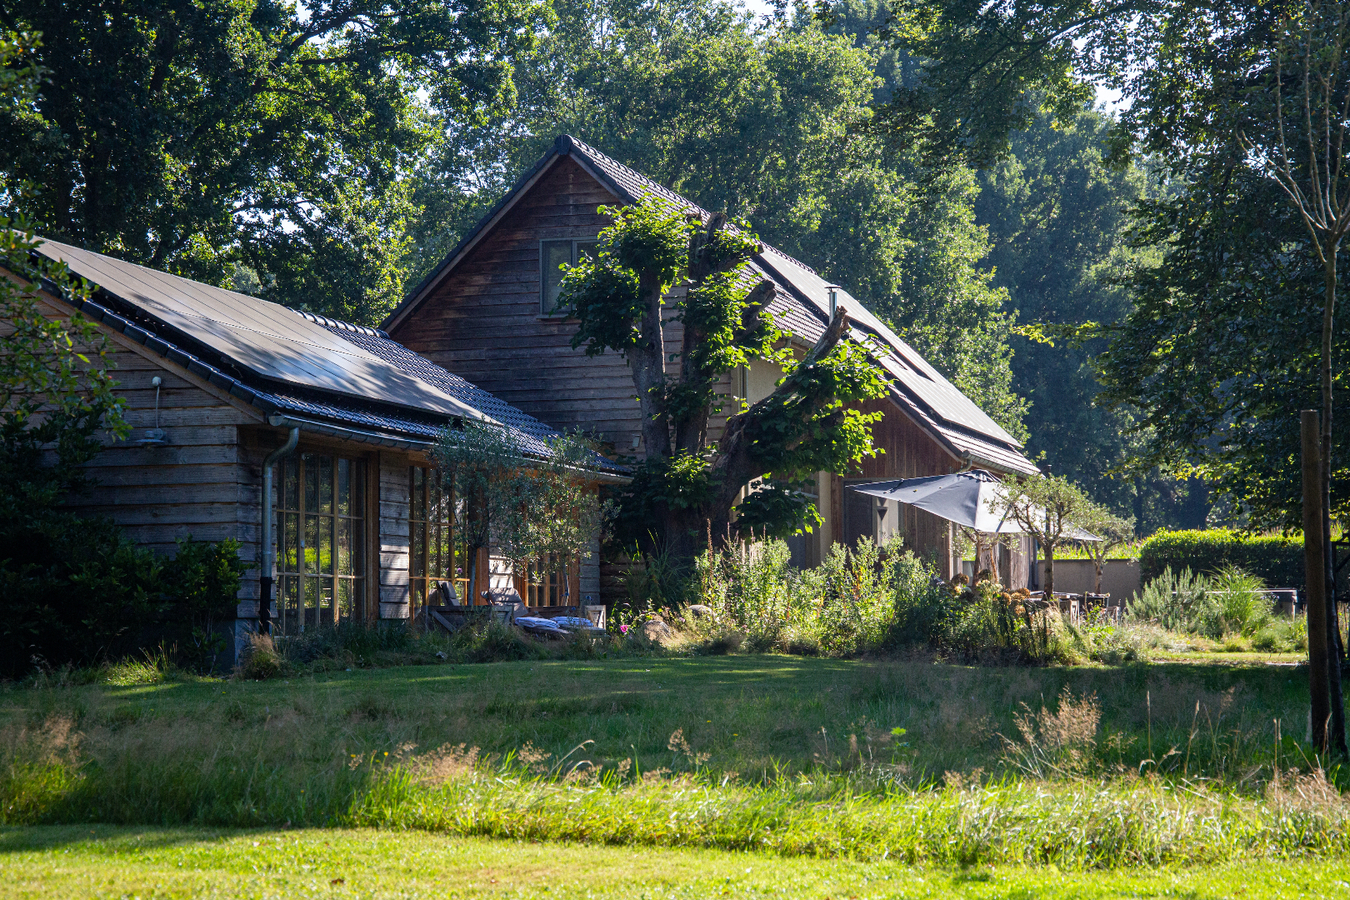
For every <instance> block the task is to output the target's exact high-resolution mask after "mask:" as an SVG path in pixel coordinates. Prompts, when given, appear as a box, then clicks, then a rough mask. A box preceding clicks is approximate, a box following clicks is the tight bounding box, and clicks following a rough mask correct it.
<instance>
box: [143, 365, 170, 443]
mask: <svg viewBox="0 0 1350 900" xmlns="http://www.w3.org/2000/svg"><path fill="white" fill-rule="evenodd" d="M150 384H152V385H154V388H155V427H154V428H147V429H145V432H144V435H143V436H142V437H141V439H140V440H138V441H136V444H137V446H140V447H157V446H159V445H160V444H167V443H168V442H169V436H168V435H167V434H165V433H164V429H163V428H160V427H159V388H160V385H162V384H164V379H162V378H160V377H159V376H158V375H156V376H155V377H154V378H151V379H150Z"/></svg>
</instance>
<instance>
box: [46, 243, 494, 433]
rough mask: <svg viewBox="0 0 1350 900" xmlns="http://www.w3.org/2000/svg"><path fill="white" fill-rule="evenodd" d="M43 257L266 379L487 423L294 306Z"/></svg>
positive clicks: (110, 262)
mask: <svg viewBox="0 0 1350 900" xmlns="http://www.w3.org/2000/svg"><path fill="white" fill-rule="evenodd" d="M38 252H39V253H41V254H42V255H44V256H46V257H48V258H49V259H53V260H58V261H61V262H64V263H65V264H66V265H67V266H69V268H70V270H71V272H73V273H74V274H76V275H78V276H80V277H81V278H84V279H86V280H88V281H91V282H93V283H94V284H96V285H98V286H99V287H101V288H103V289H104V290H105V291H107V292H108V293H110V294H113V295H114V296H116V297H117V298H118V299H120V300H121V301H123V302H124V303H127V304H130V305H132V306H134V307H136V308H137V309H138V310H140V311H141V312H143V313H144V314H146V315H148V316H150V317H151V318H153V319H155V320H157V321H158V322H160V323H163V324H164V325H166V326H168V327H169V328H171V329H173V330H174V331H176V332H178V333H179V334H180V335H182V336H185V337H187V338H189V339H191V340H193V341H196V342H197V343H199V344H201V345H203V346H205V347H207V348H209V349H210V350H212V351H214V352H215V353H217V354H219V355H220V356H221V357H223V358H225V359H227V360H229V361H230V362H232V363H233V364H234V365H236V366H238V367H239V368H241V369H245V370H248V371H249V372H252V373H253V374H255V375H258V376H261V377H263V378H266V379H270V380H273V381H277V382H282V383H284V384H290V385H300V386H303V387H307V388H313V389H317V390H321V391H325V392H329V393H334V394H342V395H346V396H349V397H355V398H359V399H362V400H367V401H376V402H380V403H387V404H393V405H395V406H402V407H405V408H408V409H414V410H425V411H432V412H436V413H441V414H443V415H450V416H458V417H467V418H471V419H484V418H486V417H485V416H484V415H483V414H482V413H481V412H479V411H478V410H476V409H474V408H473V407H471V406H469V405H467V404H465V403H463V402H462V401H460V400H457V399H456V398H454V397H452V396H450V395H449V394H447V393H445V392H444V391H442V390H440V389H439V388H437V387H435V386H433V385H429V384H426V383H424V382H421V381H418V380H417V379H416V378H413V377H410V376H409V375H407V374H406V373H404V372H402V371H400V370H399V369H398V368H397V367H396V366H393V365H391V364H390V363H389V362H387V361H385V360H383V359H380V358H379V357H377V356H375V355H373V354H371V353H368V352H366V351H365V350H363V349H362V348H360V347H358V346H356V345H354V344H352V343H351V342H349V341H344V340H342V339H341V338H339V337H338V336H337V335H335V334H333V333H332V332H330V331H328V330H327V329H325V328H323V327H322V326H320V325H318V324H316V323H314V322H311V321H309V320H307V319H305V318H304V317H303V316H302V315H300V314H299V313H297V312H295V311H294V310H292V309H288V308H287V307H284V306H280V305H278V304H276V303H269V302H267V301H266V300H260V299H258V298H257V297H250V296H248V295H247V294H239V293H235V292H234V291H227V290H224V289H223V288H217V287H212V286H210V285H206V284H201V283H199V282H196V281H191V280H189V279H187V278H180V277H179V276H177V275H170V274H168V273H167V272H159V271H156V270H154V269H147V268H145V267H143V266H137V265H133V264H132V263H128V262H123V261H121V260H117V259H113V258H112V257H109V256H104V255H102V254H99V253H93V252H91V251H88V250H81V249H80V248H78V247H71V246H69V245H67V244H61V243H58V242H56V241H44V242H43V243H42V244H41V245H40V246H39V247H38Z"/></svg>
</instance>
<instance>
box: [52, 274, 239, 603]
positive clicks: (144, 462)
mask: <svg viewBox="0 0 1350 900" xmlns="http://www.w3.org/2000/svg"><path fill="white" fill-rule="evenodd" d="M43 312H44V313H45V314H47V315H48V316H51V317H53V318H64V317H65V316H67V315H68V314H69V309H68V308H66V307H65V305H64V304H63V303H60V302H59V301H54V300H53V301H49V302H48V303H47V304H46V306H45V308H44V309H43ZM108 335H109V338H110V354H109V355H110V357H111V361H112V363H113V365H114V366H115V370H114V373H113V374H114V377H115V378H116V379H117V382H118V386H117V389H116V393H117V396H118V397H120V398H121V399H122V400H123V401H124V402H125V404H126V406H125V409H124V413H123V414H124V417H125V419H126V421H127V424H129V425H130V426H131V427H132V434H131V435H130V437H129V439H127V440H119V441H114V440H113V439H112V438H111V436H105V437H104V444H105V449H104V450H103V452H101V453H100V454H99V455H98V456H97V457H95V458H94V459H93V460H92V461H91V462H90V463H89V464H87V466H86V467H85V468H86V471H87V473H88V475H89V478H90V480H91V482H92V486H91V488H90V489H89V490H88V491H85V492H82V493H80V494H78V495H77V496H75V497H72V498H71V500H70V502H69V506H70V507H71V508H73V509H75V510H76V511H78V512H79V513H81V514H82V515H88V516H100V517H106V518H109V519H111V520H113V521H114V522H116V523H117V524H118V525H120V526H122V528H123V529H124V530H125V531H126V533H127V535H128V537H130V538H131V539H132V540H133V541H135V542H136V543H138V544H139V545H141V546H143V547H147V548H149V549H151V550H153V551H155V552H157V553H162V554H172V553H174V552H176V550H177V542H178V541H179V540H183V539H186V538H188V537H192V538H194V539H197V540H202V541H223V540H228V539H233V540H237V541H239V543H240V551H239V555H240V557H241V558H242V559H243V560H244V561H245V562H246V563H248V564H249V565H250V567H253V566H256V564H257V562H256V561H257V557H258V552H257V551H258V515H259V497H258V487H257V481H258V479H257V477H256V473H253V474H252V476H251V473H250V472H249V471H248V466H247V465H246V462H245V460H244V459H243V457H242V452H241V448H240V445H239V428H240V426H241V425H247V424H251V423H253V422H256V421H258V419H259V418H260V417H259V416H255V415H251V414H250V413H249V412H247V411H246V410H244V409H241V408H239V407H238V406H237V405H235V403H233V402H232V401H231V400H229V399H228V398H227V397H225V396H223V395H222V394H221V393H220V392H217V391H215V390H214V389H212V388H210V387H209V386H207V385H204V384H203V383H202V382H201V381H199V380H198V379H196V378H195V377H194V376H192V375H189V374H188V373H186V372H184V371H181V370H179V369H177V368H176V367H175V366H172V365H171V364H168V363H165V362H163V361H161V360H159V359H157V358H155V357H153V356H151V355H150V354H149V353H148V351H145V350H144V349H143V348H141V347H140V346H139V345H136V344H133V343H132V342H130V341H129V340H127V339H126V338H123V337H122V336H121V335H117V334H112V333H110V332H109V333H108ZM156 376H158V377H159V378H160V380H161V384H160V388H159V415H158V424H159V427H160V428H162V429H163V430H164V431H165V433H166V436H167V442H166V443H165V444H163V445H157V446H156V445H142V444H138V443H137V441H138V440H140V439H141V438H142V437H143V436H144V432H145V430H146V429H147V428H153V427H155V424H156V413H155V405H156V404H155V393H156V392H155V387H154V385H153V384H152V383H151V381H152V379H153V378H155V377H156ZM253 574H254V575H255V576H256V573H253ZM239 596H240V599H241V600H243V601H254V603H252V604H249V606H250V610H253V609H256V600H257V596H258V584H257V579H256V577H253V578H249V577H247V576H246V578H245V581H244V584H243V586H242V589H241V590H240V594H239Z"/></svg>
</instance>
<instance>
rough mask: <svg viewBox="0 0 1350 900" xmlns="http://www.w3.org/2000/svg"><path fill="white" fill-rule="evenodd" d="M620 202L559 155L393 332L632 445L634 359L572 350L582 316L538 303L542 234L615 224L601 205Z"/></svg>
mask: <svg viewBox="0 0 1350 900" xmlns="http://www.w3.org/2000/svg"><path fill="white" fill-rule="evenodd" d="M616 200H617V198H616V197H615V196H614V195H613V194H611V193H609V191H608V190H607V189H605V188H604V187H603V186H601V185H600V183H599V182H597V181H595V179H593V178H592V177H591V176H590V175H588V174H587V173H586V172H585V170H583V169H582V168H581V167H580V166H579V165H577V163H576V162H575V161H573V160H571V159H569V158H566V157H563V158H560V159H559V160H558V161H557V163H555V164H554V166H553V167H552V169H550V170H549V171H548V172H547V173H546V174H545V175H544V176H543V177H542V178H541V179H540V181H539V183H538V184H537V185H536V186H535V188H534V189H533V190H531V191H529V192H528V193H527V194H525V195H524V196H523V197H521V198H520V200H519V201H518V202H517V203H516V205H515V206H514V207H513V208H512V209H511V210H510V211H509V212H508V213H507V214H506V215H505V216H503V218H502V220H501V222H500V223H499V224H498V226H497V227H496V228H495V229H494V230H493V231H492V233H491V234H489V235H487V236H486V237H484V238H483V240H481V241H480V242H479V243H478V245H477V246H475V247H474V248H473V249H472V250H471V251H470V252H469V253H468V254H467V255H466V256H465V258H464V259H463V260H461V261H460V263H459V265H458V266H457V267H456V268H455V270H454V271H453V272H452V273H451V274H450V276H449V277H448V278H447V279H446V280H445V281H444V282H443V283H442V284H441V285H440V286H439V287H438V288H437V289H436V291H435V292H434V293H433V294H432V295H431V296H430V297H428V298H427V300H426V301H425V302H424V303H423V304H422V305H421V306H420V307H419V308H418V309H417V310H416V312H414V313H413V314H412V315H410V316H409V317H408V318H407V319H405V320H404V321H402V322H400V323H399V324H398V325H397V326H395V327H394V328H393V330H392V332H391V336H392V337H393V338H394V340H396V341H399V342H400V343H402V344H405V345H406V346H408V347H409V348H411V349H412V350H414V351H416V352H418V353H420V354H422V355H423V356H425V357H427V358H428V359H431V360H433V361H435V362H437V363H439V364H440V365H442V366H444V367H445V368H447V369H449V370H450V371H451V372H454V373H455V374H457V375H462V376H463V377H465V378H467V379H469V381H472V382H473V383H474V384H476V385H478V386H479V387H481V388H483V389H484V390H487V391H490V392H492V393H493V394H496V395H497V396H498V397H500V398H501V399H503V400H505V401H506V402H507V403H510V404H512V405H514V406H516V407H518V408H519V409H522V410H524V411H525V412H527V413H529V414H530V415H532V416H534V417H535V418H537V419H540V420H541V421H543V422H547V423H548V424H549V425H552V426H553V427H555V428H560V429H575V428H582V429H584V430H587V431H590V432H594V433H598V435H599V436H600V438H601V439H602V440H603V441H606V442H608V443H610V444H612V445H613V446H614V448H615V450H616V451H617V452H619V453H625V454H631V453H633V452H634V451H633V448H632V440H633V438H634V437H635V436H636V435H637V434H638V433H639V431H640V421H641V419H640V415H639V410H638V403H637V400H636V398H635V395H634V390H633V378H632V375H631V374H630V372H629V368H628V364H627V362H625V361H624V359H623V357H621V356H620V355H618V354H615V353H606V354H603V355H602V356H599V357H588V356H586V354H585V352H584V351H583V350H580V349H578V350H573V349H572V347H571V343H570V342H571V339H572V335H573V334H575V333H576V324H575V322H570V321H567V320H563V319H558V318H553V317H546V316H542V315H540V306H539V294H540V284H539V266H540V262H539V245H540V241H545V240H560V239H573V240H586V239H593V238H594V237H595V236H596V234H598V233H599V231H600V229H602V228H603V227H605V225H606V224H607V223H608V220H607V219H606V218H605V217H603V216H601V215H599V213H597V212H596V208H597V207H599V206H601V205H604V204H610V203H614V202H616ZM680 340H681V333H680V330H679V327H678V325H677V326H675V327H672V328H668V329H667V349H668V351H669V352H675V351H678V349H679V342H680Z"/></svg>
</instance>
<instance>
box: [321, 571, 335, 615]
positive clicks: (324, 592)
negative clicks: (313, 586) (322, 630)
mask: <svg viewBox="0 0 1350 900" xmlns="http://www.w3.org/2000/svg"><path fill="white" fill-rule="evenodd" d="M334 599H335V598H334V597H333V579H332V578H320V579H319V624H320V625H333V624H335V622H334V619H333V601H334Z"/></svg>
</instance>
